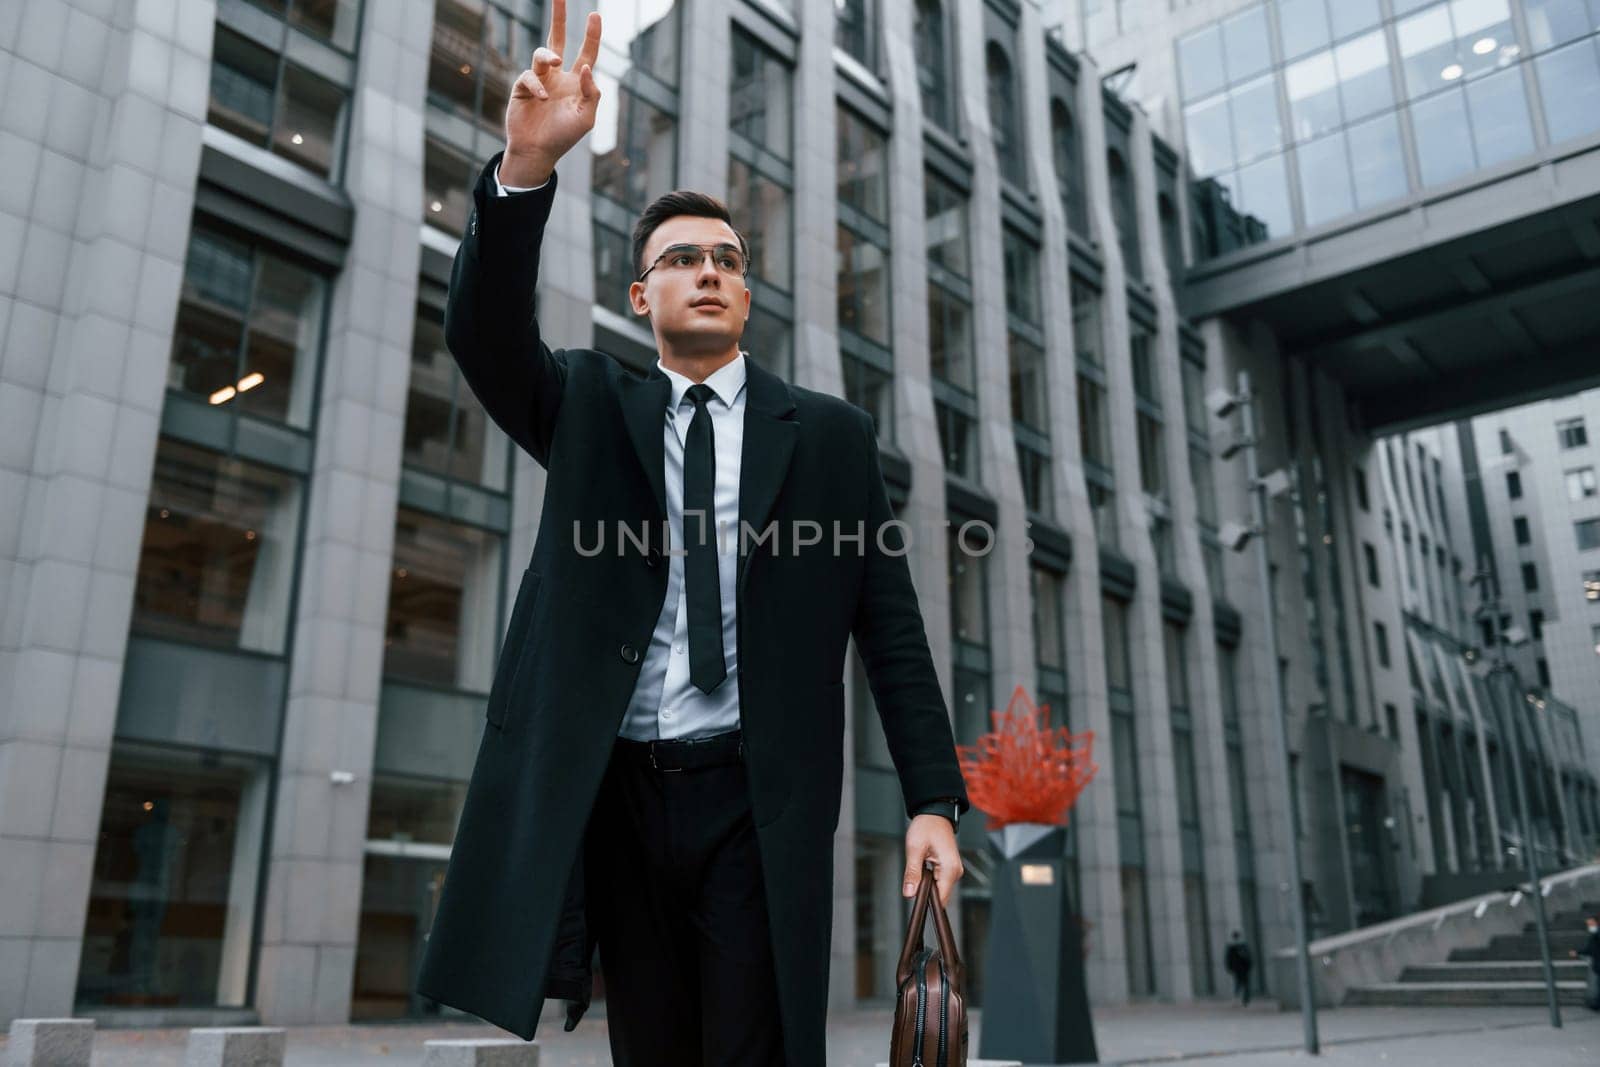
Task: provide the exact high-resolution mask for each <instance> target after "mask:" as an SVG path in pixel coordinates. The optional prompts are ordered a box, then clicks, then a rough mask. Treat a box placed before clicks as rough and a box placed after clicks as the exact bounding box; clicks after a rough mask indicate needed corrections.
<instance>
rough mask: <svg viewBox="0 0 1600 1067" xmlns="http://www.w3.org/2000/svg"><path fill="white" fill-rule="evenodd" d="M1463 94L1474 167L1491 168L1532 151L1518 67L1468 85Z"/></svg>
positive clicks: (1528, 120)
mask: <svg viewBox="0 0 1600 1067" xmlns="http://www.w3.org/2000/svg"><path fill="white" fill-rule="evenodd" d="M1466 93H1467V107H1468V109H1469V110H1470V111H1471V113H1472V143H1473V145H1474V146H1475V147H1476V148H1477V155H1478V166H1480V167H1489V166H1493V165H1494V164H1496V163H1503V162H1505V161H1506V160H1508V159H1515V158H1517V157H1518V156H1525V155H1527V154H1528V153H1529V152H1532V151H1533V123H1532V121H1531V120H1530V119H1529V118H1528V102H1527V99H1526V98H1525V97H1524V95H1523V91H1522V71H1521V69H1520V68H1518V67H1511V68H1509V69H1507V70H1502V71H1498V72H1497V73H1494V74H1490V75H1489V76H1487V77H1485V78H1482V79H1480V80H1478V81H1475V82H1471V83H1470V84H1468V85H1467V88H1466Z"/></svg>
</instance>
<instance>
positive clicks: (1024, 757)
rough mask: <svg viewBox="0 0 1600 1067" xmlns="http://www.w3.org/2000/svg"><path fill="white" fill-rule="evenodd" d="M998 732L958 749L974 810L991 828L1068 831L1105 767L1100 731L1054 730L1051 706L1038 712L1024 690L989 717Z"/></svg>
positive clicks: (994, 731)
mask: <svg viewBox="0 0 1600 1067" xmlns="http://www.w3.org/2000/svg"><path fill="white" fill-rule="evenodd" d="M989 717H990V720H991V722H992V723H993V725H994V730H993V731H992V732H990V733H987V734H984V735H983V736H981V737H979V738H978V743H977V744H975V745H957V746H956V754H957V756H958V757H959V758H960V760H961V773H962V776H963V777H965V778H966V781H967V798H968V799H969V800H970V801H971V802H972V806H973V807H975V808H977V809H979V810H980V811H982V812H984V813H985V814H986V815H988V816H989V821H988V823H987V828H988V829H990V830H998V829H999V828H1000V827H1002V826H1008V825H1011V824H1013V823H1039V824H1045V825H1052V826H1065V825H1066V823H1067V817H1068V813H1069V812H1070V811H1071V810H1072V805H1073V804H1074V803H1076V802H1077V800H1078V795H1079V794H1080V793H1082V792H1083V789H1084V787H1085V786H1086V785H1088V784H1089V782H1090V780H1091V779H1093V778H1094V776H1095V772H1096V771H1098V770H1099V769H1100V768H1099V766H1098V765H1097V764H1096V763H1095V762H1094V760H1093V758H1092V757H1091V755H1090V753H1091V750H1092V749H1093V747H1094V731H1092V730H1085V731H1083V732H1082V733H1078V734H1075V733H1073V732H1071V731H1070V730H1068V729H1067V728H1066V727H1065V726H1056V727H1052V726H1050V705H1049V704H1040V705H1038V706H1037V707H1036V706H1035V705H1034V703H1033V699H1032V698H1031V697H1029V696H1028V693H1027V691H1026V690H1025V689H1023V687H1022V686H1020V685H1019V686H1017V688H1016V689H1015V691H1013V692H1012V694H1011V702H1010V703H1009V704H1008V705H1007V706H1006V710H1005V711H994V710H991V711H990V712H989Z"/></svg>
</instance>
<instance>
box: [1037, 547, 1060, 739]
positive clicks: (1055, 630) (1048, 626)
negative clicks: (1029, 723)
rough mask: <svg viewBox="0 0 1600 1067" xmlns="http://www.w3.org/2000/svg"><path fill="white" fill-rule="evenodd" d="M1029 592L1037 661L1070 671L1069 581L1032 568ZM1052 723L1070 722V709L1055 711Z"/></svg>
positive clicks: (1049, 666)
mask: <svg viewBox="0 0 1600 1067" xmlns="http://www.w3.org/2000/svg"><path fill="white" fill-rule="evenodd" d="M1028 579H1029V589H1030V592H1032V594H1033V597H1032V606H1033V649H1034V660H1035V661H1036V662H1037V663H1038V665H1039V666H1041V667H1047V668H1049V669H1051V670H1057V671H1064V670H1066V669H1067V639H1066V628H1065V626H1064V624H1063V621H1062V620H1063V612H1062V599H1063V597H1064V595H1065V592H1066V590H1065V586H1066V579H1065V578H1064V577H1062V576H1061V575H1060V574H1057V573H1056V572H1055V571H1052V570H1048V569H1046V568H1044V567H1030V568H1029V569H1028ZM1052 710H1053V711H1054V712H1055V714H1054V715H1053V716H1052V718H1051V721H1052V722H1054V723H1056V724H1057V725H1062V724H1064V723H1065V722H1066V721H1067V709H1066V708H1064V707H1060V708H1054V709H1052Z"/></svg>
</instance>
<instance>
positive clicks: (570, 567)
mask: <svg viewBox="0 0 1600 1067" xmlns="http://www.w3.org/2000/svg"><path fill="white" fill-rule="evenodd" d="M565 6H566V5H565V0H554V2H553V4H552V10H551V17H550V35H549V40H548V42H547V44H546V45H545V46H544V47H542V48H540V49H538V50H537V51H535V52H534V54H533V62H532V68H531V69H530V70H528V71H525V72H523V74H522V75H521V76H520V77H519V78H518V80H517V82H516V85H515V87H514V89H513V92H512V95H511V99H510V102H509V104H508V106H507V109H506V147H505V150H504V151H503V152H502V153H499V154H498V155H497V156H496V157H495V158H494V159H491V160H490V161H489V164H488V165H487V166H486V167H485V168H484V171H483V174H482V175H481V176H480V178H479V180H478V183H477V186H476V188H475V189H474V191H473V198H474V210H473V212H472V214H471V217H470V220H469V222H468V226H467V233H466V235H465V237H464V239H463V240H462V242H461V247H460V249H459V251H458V252H457V254H456V259H455V267H454V273H453V276H452V280H451V285H450V299H449V305H448V308H447V310H446V316H445V333H446V339H447V342H448V344H449V347H450V350H451V352H452V353H453V354H454V356H455V357H456V359H457V361H458V362H459V363H460V365H461V368H462V371H463V373H464V374H465V376H466V379H467V381H468V382H469V383H470V384H471V386H472V389H473V391H474V392H475V393H476V394H477V395H478V397H479V398H480V399H481V400H482V401H483V403H484V406H485V407H486V408H487V409H488V411H489V413H490V415H491V416H493V418H494V419H495V421H496V422H497V423H498V424H499V425H500V426H501V427H502V428H503V429H504V430H505V431H506V433H507V434H509V435H510V437H511V438H512V440H514V441H516V442H517V443H518V444H519V445H520V446H522V447H523V448H524V449H526V450H527V451H528V452H529V453H530V454H531V455H532V456H533V457H534V459H535V460H536V461H537V462H538V463H540V464H541V465H542V466H543V467H545V469H546V470H547V471H548V478H547V479H546V485H545V497H544V509H543V512H542V515H541V518H540V522H539V532H538V537H537V542H536V544H535V546H534V550H533V558H532V560H531V562H530V564H529V567H528V569H527V571H526V573H525V574H524V576H523V578H522V582H521V589H520V591H519V593H518V595H517V599H516V603H515V606H514V607H513V609H512V613H511V620H510V625H509V628H508V631H507V634H506V641H505V645H504V650H503V652H502V655H501V659H500V663H499V665H498V666H497V668H496V674H495V679H494V683H493V686H492V689H491V693H490V697H489V706H488V711H487V719H488V727H487V728H486V729H485V731H484V736H483V740H482V742H481V745H480V747H479V750H478V757H477V762H476V765H475V767H474V769H473V775H472V781H471V783H470V785H469V787H468V791H467V796H466V801H465V804H464V806H463V809H462V813H461V821H460V825H459V827H458V830H457V834H456V839H455V845H454V848H453V850H452V854H451V860H450V865H449V868H448V871H447V874H446V877H445V884H444V887H443V890H442V893H441V896H440V900H439V905H438V909H437V913H436V916H435V919H434V923H433V927H432V930H431V932H430V934H429V940H428V947H427V951H426V953H425V955H424V959H423V964H422V969H421V973H420V975H419V978H418V990H419V992H421V993H422V994H423V995H425V996H428V997H431V998H432V999H434V1000H436V1001H440V1002H442V1003H445V1004H449V1005H453V1006H455V1007H459V1008H462V1009H465V1010H467V1011H470V1012H472V1013H474V1014H476V1015H479V1016H481V1017H483V1018H485V1019H487V1020H489V1021H490V1022H493V1023H495V1024H497V1025H499V1026H501V1027H504V1028H505V1029H507V1030H510V1031H512V1032H514V1033H516V1034H518V1035H520V1036H522V1037H524V1038H531V1037H532V1036H533V1033H534V1030H535V1027H536V1024H537V1021H538V1017H539V1014H540V1010H541V1008H542V1005H543V1002H544V999H545V998H546V997H560V998H561V999H564V1000H567V1001H568V1011H567V1017H568V1021H567V1028H568V1029H571V1028H572V1027H573V1026H575V1025H576V1024H577V1020H578V1018H579V1017H580V1016H581V1015H582V1014H583V1010H584V1008H585V1007H586V1006H587V1004H588V998H589V984H590V975H589V960H590V956H591V950H592V947H593V946H594V945H596V944H598V947H599V953H600V965H601V968H602V970H603V971H604V974H605V979H606V996H607V1022H608V1025H609V1033H610V1041H611V1049H612V1055H613V1057H614V1060H615V1062H616V1063H618V1064H622V1065H629V1064H632V1065H640V1064H648V1065H652V1067H655V1065H663V1064H665V1065H671V1067H680V1065H684V1067H686V1065H693V1064H717V1065H745V1064H749V1065H755V1064H761V1065H763V1067H770V1065H773V1064H788V1065H790V1067H822V1064H823V1063H824V1032H825V1028H826V1017H827V988H828V967H829V949H830V939H831V924H832V909H833V870H832V856H833V851H832V850H833V834H834V830H835V829H836V827H837V825H838V820H839V808H840V789H841V783H842V776H843V752H844V750H845V740H846V739H845V737H844V731H843V726H844V686H843V684H842V683H841V681H840V678H841V676H842V671H843V668H844V661H845V654H846V649H847V643H848V640H849V638H850V637H851V635H852V634H853V635H854V637H855V640H856V647H857V649H858V650H859V652H860V654H861V657H862V661H863V664H864V665H865V667H866V673H867V678H868V681H869V683H870V686H871V689H872V694H873V696H874V698H875V701H876V704H877V708H878V713H879V716H880V717H881V719H882V722H883V727H884V732H885V735H886V737H887V740H888V745H889V750H890V753H891V755H892V757H893V759H894V763H895V767H896V770H897V771H898V774H899V779H900V784H901V789H902V791H903V793H904V798H905V801H906V809H907V814H908V815H910V816H912V817H911V820H910V825H909V827H908V829H907V831H906V864H905V878H904V879H903V881H904V885H903V886H902V892H903V893H904V894H905V895H906V896H911V895H914V893H915V892H916V888H917V884H918V882H919V881H920V879H921V877H922V875H921V872H922V868H923V861H924V860H925V859H930V860H932V861H933V862H934V864H935V870H936V875H935V878H936V884H937V888H938V892H939V895H940V899H941V901H948V899H949V897H950V893H951V891H952V890H953V889H954V887H955V884H956V882H957V880H958V879H959V878H960V877H961V875H962V865H961V858H960V853H959V851H958V850H957V847H956V840H955V833H954V828H955V823H956V820H957V818H958V816H959V815H960V813H961V812H962V811H965V810H967V808H968V802H967V796H966V791H965V788H964V785H963V783H962V778H961V773H960V768H959V766H958V763H957V760H956V756H955V750H954V743H953V739H952V736H951V731H950V725H949V718H948V712H947V710H946V705H945V703H944V697H943V695H942V693H941V692H940V688H939V684H938V681H937V678H936V676H935V674H934V670H933V663H932V659H931V657H930V655H929V650H928V644H927V637H926V633H925V630H924V626H923V622H922V617H921V614H920V610H919V608H918V605H917V597H916V593H915V590H914V588H913V586H912V584H911V577H910V571H909V568H908V566H907V563H906V559H905V554H904V553H905V549H906V545H905V538H904V535H903V534H902V532H901V528H900V527H899V526H897V525H894V524H892V522H891V520H892V518H893V515H892V512H891V511H890V508H889V504H888V499H887V495H886V492H885V488H884V484H883V476H882V473H881V470H880V468H879V460H878V448H877V443H876V437H875V434H874V430H873V426H872V421H871V419H870V417H869V416H868V415H867V414H866V413H865V412H863V411H862V410H861V409H859V408H857V407H854V406H852V405H850V404H847V403H845V402H844V401H842V400H839V399H838V398H836V397H831V396H828V395H826V394H822V393H817V392H813V391H811V390H808V389H802V388H799V387H796V386H791V385H788V384H786V383H785V382H784V381H783V380H782V379H780V378H778V377H777V376H775V375H773V374H771V373H770V372H768V371H765V370H763V369H762V368H761V367H760V366H759V365H758V364H756V363H755V362H753V361H751V360H749V359H748V358H746V356H745V354H744V353H743V352H741V351H740V349H739V347H738V345H739V340H740V337H741V336H742V333H743V330H744V324H745V319H746V317H747V315H748V314H749V309H750V302H751V294H750V290H749V289H748V288H747V287H746V285H745V276H744V275H745V270H746V268H747V255H748V254H747V250H746V247H745V243H744V240H743V238H742V237H741V236H740V235H739V234H738V233H737V232H735V231H734V229H733V227H732V226H731V225H730V223H729V221H728V216H727V212H726V209H724V208H722V206H721V205H720V204H719V203H717V202H716V201H714V200H712V199H711V198H709V197H704V196H700V195H699V194H693V193H681V192H680V193H674V194H669V195H668V196H667V197H663V198H662V199H661V200H659V201H657V202H656V203H655V204H653V205H651V207H649V208H648V209H647V210H646V211H645V212H644V213H643V214H642V216H641V218H640V220H639V225H638V227H637V228H636V229H635V232H634V239H633V257H634V261H635V262H634V275H635V277H636V278H637V279H638V280H636V281H634V282H633V283H632V284H631V285H630V286H629V289H628V298H629V300H630V302H631V305H632V308H633V310H634V312H635V313H636V314H638V315H639V316H641V317H646V318H648V320H649V323H650V327H651V329H652V331H653V333H654V335H655V341H656V344H657V347H658V349H659V352H660V358H659V359H658V360H657V362H656V364H655V366H654V367H653V368H652V369H651V371H650V373H649V374H648V375H647V376H645V377H639V376H636V375H634V374H632V373H630V372H628V371H627V370H625V369H624V368H623V367H622V366H621V364H619V363H618V362H617V361H615V360H614V359H612V358H611V357H609V356H606V355H603V354H602V353H599V352H595V351H591V350H588V349H567V350H556V351H552V350H551V349H550V348H549V347H548V346H547V345H546V344H545V343H544V341H543V339H542V338H541V336H540V328H539V323H538V321H537V319H536V318H535V316H534V284H535V279H536V276H537V273H538V269H539V261H540V256H541V254H542V253H543V252H545V251H552V252H553V255H552V257H551V258H552V259H553V260H554V261H555V263H556V265H557V269H561V268H562V267H564V266H565V264H564V263H562V257H561V255H560V249H559V248H557V249H554V250H546V249H542V248H541V243H542V240H543V234H544V226H545V222H546V219H547V218H548V216H549V213H550V211H551V208H552V205H553V199H554V195H555V191H556V186H557V184H558V183H557V176H556V174H555V166H556V163H557V162H558V161H559V160H560V159H561V157H562V156H563V155H564V154H565V153H566V152H567V151H569V150H570V149H571V148H572V147H573V146H574V145H576V144H577V142H578V141H579V140H580V139H581V138H582V137H583V135H584V134H586V133H587V132H588V131H589V130H590V129H591V128H592V127H593V125H594V121H595V108H596V105H597V103H598V101H599V98H600V92H599V89H598V88H597V87H596V85H595V82H594V76H593V71H592V66H593V64H594V61H595V58H596V56H597V55H598V51H599V45H600V17H599V15H597V14H590V15H589V17H588V23H587V27H586V32H585V35H584V41H583V46H582V50H581V52H580V53H579V55H578V57H577V61H576V63H575V64H574V65H573V68H572V69H570V70H567V69H563V66H562V63H563V60H562V47H563V44H564V42H565V39H566V10H565ZM808 524H815V525H816V526H820V527H821V529H822V530H823V531H824V532H823V534H822V535H821V537H820V543H816V540H817V535H816V534H815V532H814V530H813V529H812V528H811V527H810V526H809V525H808ZM663 527H666V528H668V529H669V530H670V533H671V544H670V546H666V545H664V543H663V540H662V538H661V533H662V530H663ZM746 529H748V530H749V531H751V532H752V536H751V538H750V539H749V541H748V542H747V540H746V538H745V537H744V536H743V535H744V533H745V532H746ZM835 530H837V531H838V539H837V541H836V538H835ZM724 531H726V532H727V535H728V536H727V537H726V538H725V539H724V538H722V537H719V536H718V535H719V534H721V533H723V532H724ZM769 531H771V532H774V533H775V535H776V536H775V537H772V536H769V537H768V538H767V539H765V540H761V539H760V537H761V535H762V534H763V533H765V532H769ZM858 535H860V536H858ZM641 539H643V543H642V542H641ZM847 539H848V540H847Z"/></svg>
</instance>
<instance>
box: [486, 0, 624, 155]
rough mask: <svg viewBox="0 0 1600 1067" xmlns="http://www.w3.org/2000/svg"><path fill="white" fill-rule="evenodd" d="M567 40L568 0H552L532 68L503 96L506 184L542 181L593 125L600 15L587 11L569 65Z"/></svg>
mask: <svg viewBox="0 0 1600 1067" xmlns="http://www.w3.org/2000/svg"><path fill="white" fill-rule="evenodd" d="M566 40H567V0H551V5H550V35H549V37H548V38H547V39H546V41H545V43H544V45H543V46H541V47H539V48H536V49H534V50H533V62H532V66H531V67H530V69H528V70H525V71H523V72H522V74H521V75H519V76H518V77H517V81H516V84H515V85H513V86H512V87H511V99H510V100H508V101H507V102H506V151H505V156H504V157H503V158H502V159H501V161H500V180H501V181H502V182H503V183H505V184H506V185H542V184H543V183H544V182H545V181H547V180H548V179H549V177H550V174H551V172H552V171H553V170H555V165H556V161H557V160H559V159H560V158H561V157H562V156H564V155H566V154H567V152H568V151H569V150H570V149H571V148H572V146H573V145H575V144H577V143H578V142H579V141H580V140H582V138H583V135H584V134H586V133H588V132H589V131H590V130H592V129H594V118H595V110H596V108H597V107H598V106H599V104H600V87H599V86H597V85H596V84H595V82H594V64H595V60H596V59H598V58H599V55H600V15H599V13H598V12H590V13H589V19H588V21H587V22H586V23H585V25H584V30H583V47H582V48H581V49H580V50H579V51H578V58H577V62H575V63H574V64H573V65H572V69H571V70H563V69H562V66H561V64H562V59H561V52H562V49H563V48H565V47H566Z"/></svg>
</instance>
